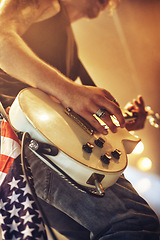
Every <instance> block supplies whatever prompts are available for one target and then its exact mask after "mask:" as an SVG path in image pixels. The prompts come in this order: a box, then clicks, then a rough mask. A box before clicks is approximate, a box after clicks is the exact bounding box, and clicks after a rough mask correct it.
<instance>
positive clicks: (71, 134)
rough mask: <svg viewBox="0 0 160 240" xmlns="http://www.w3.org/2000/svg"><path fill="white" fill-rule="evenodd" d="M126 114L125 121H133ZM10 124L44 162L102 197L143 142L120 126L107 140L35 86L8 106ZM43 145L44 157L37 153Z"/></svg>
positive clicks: (24, 90)
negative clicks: (129, 155)
mask: <svg viewBox="0 0 160 240" xmlns="http://www.w3.org/2000/svg"><path fill="white" fill-rule="evenodd" d="M125 114H126V116H125V117H126V119H130V118H133V117H134V116H129V114H127V113H125ZM9 121H10V123H11V125H12V126H13V128H14V129H15V130H16V131H17V132H27V133H29V135H30V136H31V139H32V141H31V142H30V144H29V147H30V149H31V150H32V151H33V152H34V153H35V154H36V155H37V156H39V157H40V158H41V159H42V161H44V162H45V163H46V164H47V165H49V166H50V167H51V168H54V169H55V170H57V171H58V172H61V174H66V175H67V176H68V178H69V179H70V180H71V181H72V180H73V181H74V183H75V184H76V183H77V185H78V186H82V189H83V188H85V189H91V191H93V192H95V194H97V195H101V196H103V195H104V189H106V188H108V187H109V186H111V185H113V184H114V183H115V182H116V181H117V179H118V178H119V176H120V175H121V174H122V172H123V171H124V169H125V168H126V167H127V154H129V153H131V152H132V151H133V149H134V148H135V146H136V145H137V143H138V142H139V141H140V139H139V138H138V137H135V136H133V135H132V134H130V133H129V132H128V131H127V130H126V129H125V128H123V129H122V128H120V127H118V131H117V133H116V134H115V133H112V132H111V131H110V130H109V129H108V135H106V136H104V135H102V134H100V133H97V132H96V131H95V129H93V127H92V126H91V125H90V124H89V123H88V122H86V121H85V120H84V119H83V118H81V117H80V116H79V115H78V114H76V113H75V112H73V111H72V109H70V108H67V109H64V108H63V106H62V105H61V104H60V103H59V102H58V101H56V100H53V99H51V98H50V97H49V96H48V95H47V94H45V93H44V92H42V91H40V90H38V89H34V88H26V89H23V90H22V91H21V92H20V93H19V94H18V96H17V97H16V99H15V101H14V102H13V104H12V106H11V108H10V112H9ZM113 121H114V119H113ZM115 121H116V119H115ZM116 124H118V123H116ZM37 143H39V145H38V147H36V144H37ZM42 143H45V144H46V145H45V146H47V147H44V146H43V144H42ZM39 146H40V147H39ZM48 146H52V147H48ZM41 147H42V148H43V149H44V152H43V151H41V152H43V154H42V155H41V154H40V151H37V149H36V148H39V150H40V148H41ZM48 149H49V150H48ZM47 151H48V152H47ZM52 153H53V154H52Z"/></svg>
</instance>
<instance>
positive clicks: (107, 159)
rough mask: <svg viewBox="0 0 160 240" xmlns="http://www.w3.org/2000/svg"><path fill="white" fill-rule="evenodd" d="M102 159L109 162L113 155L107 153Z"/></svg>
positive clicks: (106, 162)
mask: <svg viewBox="0 0 160 240" xmlns="http://www.w3.org/2000/svg"><path fill="white" fill-rule="evenodd" d="M100 159H101V161H102V162H103V163H105V164H109V163H110V160H111V155H110V154H108V153H106V154H104V155H102V156H101V158H100Z"/></svg>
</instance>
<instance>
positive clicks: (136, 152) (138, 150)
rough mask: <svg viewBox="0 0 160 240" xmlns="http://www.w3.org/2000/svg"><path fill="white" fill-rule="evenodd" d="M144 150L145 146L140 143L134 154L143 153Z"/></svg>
mask: <svg viewBox="0 0 160 240" xmlns="http://www.w3.org/2000/svg"><path fill="white" fill-rule="evenodd" d="M143 150H144V144H143V143H142V142H139V143H138V144H137V146H136V147H135V149H134V150H133V152H132V153H135V154H139V153H142V152H143Z"/></svg>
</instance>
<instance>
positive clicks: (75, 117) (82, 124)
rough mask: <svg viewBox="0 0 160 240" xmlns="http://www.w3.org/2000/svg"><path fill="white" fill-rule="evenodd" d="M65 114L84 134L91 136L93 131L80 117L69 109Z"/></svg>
mask: <svg viewBox="0 0 160 240" xmlns="http://www.w3.org/2000/svg"><path fill="white" fill-rule="evenodd" d="M65 113H66V114H67V115H68V116H69V117H70V118H72V119H73V120H74V121H75V122H76V123H77V124H78V125H79V126H80V127H81V128H82V129H83V130H84V131H85V132H87V133H88V134H89V135H93V134H94V131H95V129H94V128H93V127H92V126H91V125H90V124H89V123H88V122H87V121H86V120H85V119H84V118H82V117H81V116H79V115H78V114H77V113H75V112H74V111H73V110H72V109H71V108H69V107H68V108H66V109H65Z"/></svg>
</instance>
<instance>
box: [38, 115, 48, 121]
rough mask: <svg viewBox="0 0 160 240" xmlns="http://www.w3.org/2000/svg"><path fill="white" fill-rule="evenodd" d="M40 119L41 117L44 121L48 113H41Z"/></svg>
mask: <svg viewBox="0 0 160 240" xmlns="http://www.w3.org/2000/svg"><path fill="white" fill-rule="evenodd" d="M40 119H41V120H42V121H46V120H47V119H48V115H46V114H41V115H40Z"/></svg>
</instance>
